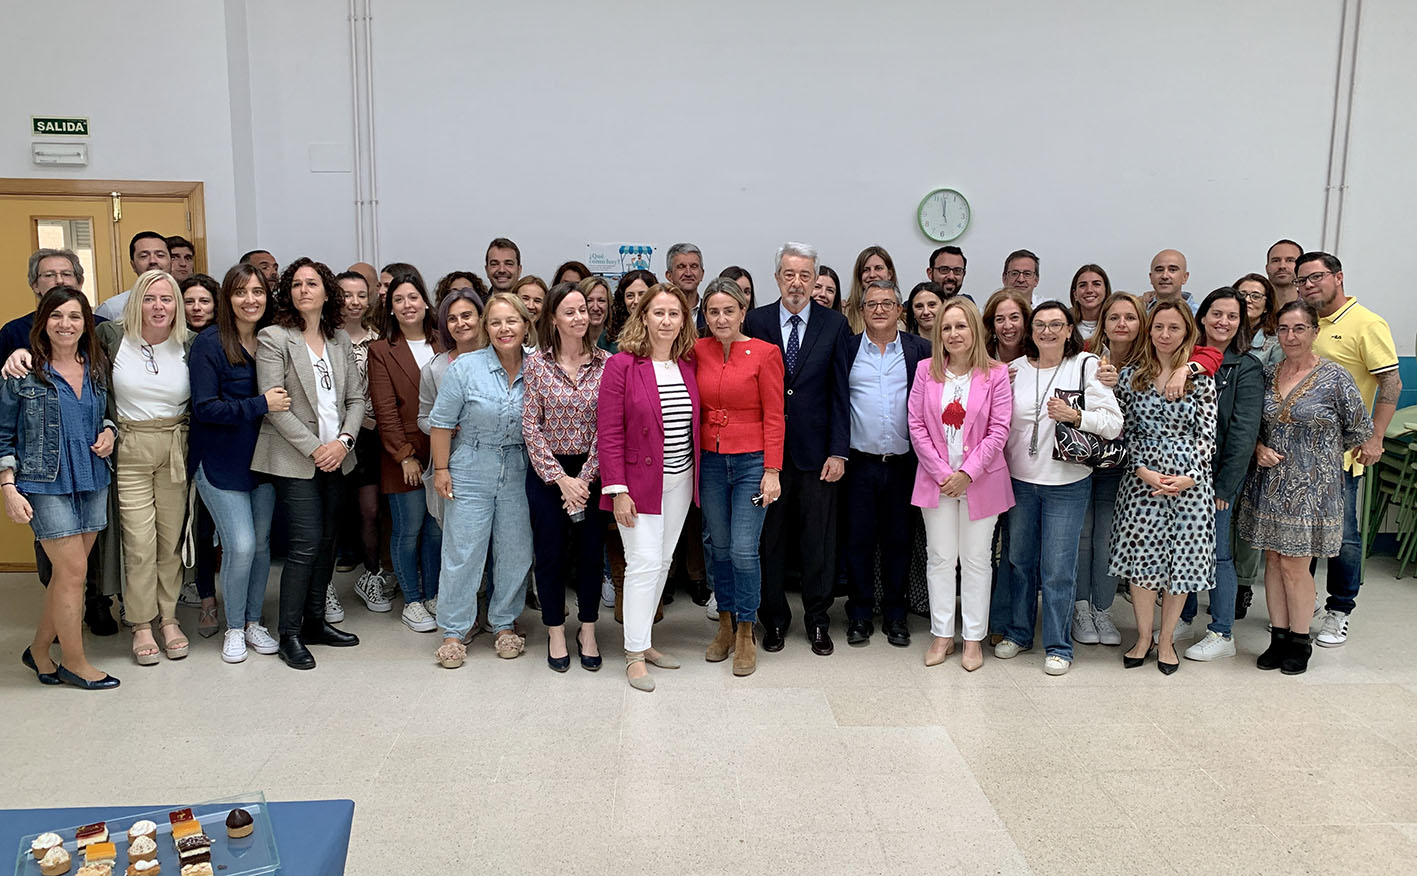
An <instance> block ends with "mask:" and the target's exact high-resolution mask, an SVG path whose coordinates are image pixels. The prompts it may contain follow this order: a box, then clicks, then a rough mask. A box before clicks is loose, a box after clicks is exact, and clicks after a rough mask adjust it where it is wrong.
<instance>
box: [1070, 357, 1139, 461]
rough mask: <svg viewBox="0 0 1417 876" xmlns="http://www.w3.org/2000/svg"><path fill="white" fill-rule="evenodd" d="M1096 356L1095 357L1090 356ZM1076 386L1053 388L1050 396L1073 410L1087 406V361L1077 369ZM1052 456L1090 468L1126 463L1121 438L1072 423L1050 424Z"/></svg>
mask: <svg viewBox="0 0 1417 876" xmlns="http://www.w3.org/2000/svg"><path fill="white" fill-rule="evenodd" d="M1092 358H1094V359H1095V358H1097V357H1095V356H1094V357H1092ZM1078 374H1079V378H1078V388H1077V389H1055V390H1053V395H1054V396H1055V397H1057V398H1060V399H1062V400H1063V401H1065V402H1067V403H1068V406H1069V407H1071V408H1072V409H1073V410H1075V411H1082V410H1085V409H1086V400H1085V399H1086V395H1085V393H1084V391H1083V383H1084V382H1085V381H1086V379H1087V362H1086V361H1084V362H1083V363H1082V368H1081V369H1080V370H1079V372H1078ZM1053 458H1054V459H1056V460H1058V461H1060V462H1075V463H1077V464H1078V465H1086V466H1089V467H1091V468H1120V467H1121V466H1122V464H1123V463H1124V462H1126V458H1127V451H1126V448H1125V447H1124V446H1123V444H1122V439H1120V438H1103V437H1101V436H1099V435H1094V434H1093V433H1091V432H1084V431H1083V430H1082V429H1081V428H1080V427H1078V426H1074V425H1072V424H1071V423H1054V424H1053Z"/></svg>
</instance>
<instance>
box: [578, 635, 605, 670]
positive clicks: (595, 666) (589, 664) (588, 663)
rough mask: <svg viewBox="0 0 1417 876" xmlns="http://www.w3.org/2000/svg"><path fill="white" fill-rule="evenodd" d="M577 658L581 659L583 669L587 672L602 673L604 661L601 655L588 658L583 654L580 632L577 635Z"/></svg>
mask: <svg viewBox="0 0 1417 876" xmlns="http://www.w3.org/2000/svg"><path fill="white" fill-rule="evenodd" d="M576 656H577V657H579V658H580V659H581V668H582V669H584V670H586V671H587V672H599V671H600V666H601V662H602V661H601V659H600V655H599V654H597V655H595V656H594V657H587V656H586V655H585V654H583V653H581V634H580V632H579V631H578V632H577V633H576Z"/></svg>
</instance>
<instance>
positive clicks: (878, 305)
mask: <svg viewBox="0 0 1417 876" xmlns="http://www.w3.org/2000/svg"><path fill="white" fill-rule="evenodd" d="M861 306H862V307H864V308H866V309H867V310H890V309H891V308H893V307H896V306H898V305H897V304H896V303H895V302H894V301H866V302H863V303H862V304H861Z"/></svg>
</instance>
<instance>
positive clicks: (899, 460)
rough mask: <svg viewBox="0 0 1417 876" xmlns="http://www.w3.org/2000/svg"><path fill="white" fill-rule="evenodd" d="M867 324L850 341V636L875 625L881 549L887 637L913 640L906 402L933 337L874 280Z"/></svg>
mask: <svg viewBox="0 0 1417 876" xmlns="http://www.w3.org/2000/svg"><path fill="white" fill-rule="evenodd" d="M862 302H863V303H862V315H863V316H864V317H865V320H866V330H865V331H864V332H862V333H861V334H860V335H857V336H856V338H855V339H854V342H853V343H852V344H851V345H850V347H849V348H848V372H847V374H848V377H847V386H848V388H849V390H850V400H851V455H850V457H849V462H850V464H849V465H848V466H847V467H846V471H847V475H846V505H845V507H846V514H847V535H846V580H847V586H848V594H849V595H848V597H847V601H846V616H847V627H846V641H847V643H848V644H851V645H865V644H867V643H868V642H869V641H870V639H871V635H872V633H874V632H875V630H874V628H873V626H872V622H871V618H872V616H873V615H874V614H875V610H876V606H875V589H876V586H875V585H876V552H877V550H879V551H880V556H881V591H882V596H881V616H882V626H883V628H884V629H885V633H886V640H887V641H889V642H890V643H891V644H892V645H898V646H901V647H904V646H906V645H909V644H910V629H909V627H908V626H907V625H906V622H905V610H906V604H905V577H906V574H907V572H908V571H909V568H910V538H911V531H912V529H913V527H914V517H915V512H914V509H913V507H912V506H911V504H910V496H911V492H912V490H913V488H914V485H915V454H914V452H913V451H912V450H911V448H910V431H909V426H908V425H907V422H906V402H907V401H908V399H909V398H910V387H911V385H912V384H913V383H914V378H915V369H916V366H918V365H919V364H920V362H921V361H922V360H928V359H929V358H930V342H929V341H927V340H925V339H924V338H921V337H918V336H916V335H912V334H908V333H906V332H903V331H901V330H900V329H899V326H898V323H899V320H900V317H901V304H900V290H899V289H898V288H897V287H896V285H895V283H893V282H891V281H890V280H876V281H873V282H872V283H870V284H869V285H868V286H867V287H866V293H865V295H864V297H863V299H862Z"/></svg>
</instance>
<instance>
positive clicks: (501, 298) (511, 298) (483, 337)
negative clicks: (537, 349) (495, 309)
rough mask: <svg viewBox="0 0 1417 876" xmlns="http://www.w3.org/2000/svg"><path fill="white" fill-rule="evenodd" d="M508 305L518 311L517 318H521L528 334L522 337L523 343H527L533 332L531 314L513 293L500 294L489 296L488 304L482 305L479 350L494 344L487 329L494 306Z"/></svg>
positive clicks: (479, 325)
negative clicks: (529, 335)
mask: <svg viewBox="0 0 1417 876" xmlns="http://www.w3.org/2000/svg"><path fill="white" fill-rule="evenodd" d="M494 304H506V305H508V306H509V307H512V308H513V309H515V310H516V312H517V316H520V317H521V320H522V325H523V326H524V327H525V329H526V333H524V334H523V335H522V343H523V344H525V343H526V342H527V336H528V334H529V333H530V332H531V312H530V311H529V310H527V309H526V305H525V304H523V303H522V300H521V298H520V297H518V296H517V295H514V294H513V293H511V292H498V293H496V294H494V295H489V296H487V302H486V303H485V304H483V305H482V314H481V317H482V318H481V319H479V320H478V321H477V349H479V350H480V349H482V348H483V347H486V346H487V345H489V344H490V343H492V336H491V333H490V332H489V331H488V329H487V322H488V319H487V318H488V316H490V315H491V313H492V305H494Z"/></svg>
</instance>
